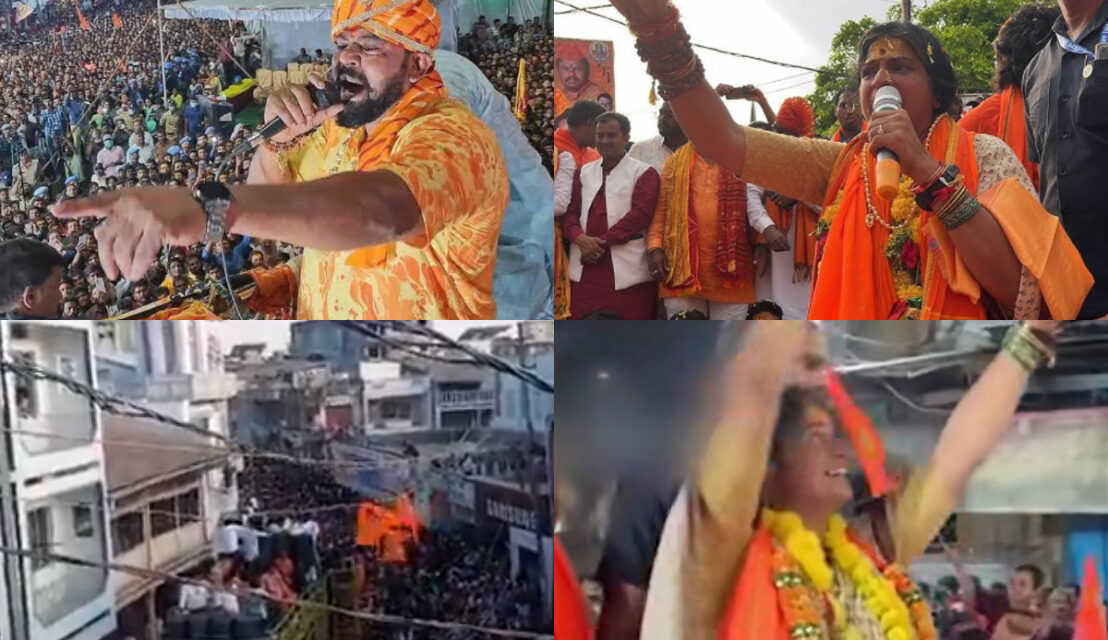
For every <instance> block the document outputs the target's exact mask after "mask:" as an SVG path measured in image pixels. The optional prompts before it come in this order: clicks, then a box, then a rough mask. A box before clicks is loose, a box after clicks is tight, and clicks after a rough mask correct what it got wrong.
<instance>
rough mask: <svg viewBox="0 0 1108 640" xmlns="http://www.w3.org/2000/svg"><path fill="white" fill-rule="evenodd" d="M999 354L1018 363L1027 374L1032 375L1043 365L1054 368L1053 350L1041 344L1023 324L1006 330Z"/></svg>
mask: <svg viewBox="0 0 1108 640" xmlns="http://www.w3.org/2000/svg"><path fill="white" fill-rule="evenodd" d="M1001 352H1002V353H1006V354H1008V357H1010V358H1012V359H1013V360H1015V361H1016V362H1018V363H1019V364H1020V365H1021V366H1022V367H1023V368H1024V369H1026V370H1027V372H1028V373H1033V372H1034V371H1035V370H1036V369H1038V368H1039V367H1040V366H1042V365H1043V364H1044V363H1046V364H1047V366H1048V367H1053V366H1054V361H1055V352H1054V349H1052V348H1051V347H1049V346H1047V345H1046V344H1045V343H1043V341H1042V340H1041V339H1040V338H1039V337H1038V336H1037V335H1035V333H1034V332H1033V331H1032V330H1031V328H1030V327H1028V326H1027V325H1025V324H1021V325H1019V326H1015V327H1012V328H1011V329H1009V330H1008V335H1007V336H1005V338H1004V346H1003V347H1001Z"/></svg>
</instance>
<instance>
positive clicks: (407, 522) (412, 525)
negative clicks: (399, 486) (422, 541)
mask: <svg viewBox="0 0 1108 640" xmlns="http://www.w3.org/2000/svg"><path fill="white" fill-rule="evenodd" d="M396 517H397V519H398V520H399V521H400V523H401V525H403V526H405V527H407V528H408V530H410V531H411V532H412V535H413V536H415V537H416V539H417V540H418V539H419V535H420V533H421V532H422V531H423V522H422V521H421V520H420V519H419V513H417V512H416V510H415V506H414V505H413V504H412V499H411V498H409V497H408V494H407V493H404V494H402V495H401V496H400V498H398V499H397V501H396Z"/></svg>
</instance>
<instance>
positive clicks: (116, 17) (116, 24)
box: [112, 11, 123, 29]
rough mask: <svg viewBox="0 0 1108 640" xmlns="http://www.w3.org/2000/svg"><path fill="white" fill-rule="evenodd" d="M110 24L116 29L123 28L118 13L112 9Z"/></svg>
mask: <svg viewBox="0 0 1108 640" xmlns="http://www.w3.org/2000/svg"><path fill="white" fill-rule="evenodd" d="M112 26H114V27H115V28H116V29H122V28H123V19H122V18H120V17H119V14H118V13H116V12H114V11H113V12H112Z"/></svg>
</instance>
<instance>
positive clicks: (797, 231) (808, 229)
mask: <svg viewBox="0 0 1108 640" xmlns="http://www.w3.org/2000/svg"><path fill="white" fill-rule="evenodd" d="M765 206H766V212H767V213H769V217H770V219H771V220H773V224H774V226H776V227H777V228H778V229H781V230H782V231H785V230H786V229H788V228H789V225H791V224H792V223H793V218H796V226H795V227H793V264H794V265H796V266H798V267H799V266H800V265H807V266H809V267H810V266H812V265H814V264H815V263H816V236H815V235H814V234H815V232H816V223H817V222H819V213H817V212H816V211H814V210H813V209H812V208H811V207H809V206H808V205H806V204H804V203H803V202H800V201H797V203H796V204H795V205H793V208H792V211H786V210H783V209H781V207H779V206H777V203H776V202H774V201H773V200H770V199H768V198H767V199H766V201H765ZM754 238H755V242H756V244H763V243H765V241H766V239H765V236H763V235H762V234H760V233H755V234H754Z"/></svg>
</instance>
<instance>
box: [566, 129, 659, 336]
mask: <svg viewBox="0 0 1108 640" xmlns="http://www.w3.org/2000/svg"><path fill="white" fill-rule="evenodd" d="M630 141H631V123H630V121H628V120H627V118H626V117H625V116H623V115H622V114H618V113H605V114H603V115H600V116H598V117H597V118H596V150H597V151H598V152H599V153H600V156H601V159H600V160H595V161H593V162H590V163H588V164H585V165H584V166H582V167H581V168H580V169H579V170H578V171H577V175H576V177H575V178H574V181H573V182H574V184H573V196H572V197H571V200H570V203H569V208H568V209H567V210H566V214H565V215H564V216H563V217H562V231H563V232H564V233H565V237H566V239H567V240H568V241H569V242H571V243H572V246H571V247H570V252H569V279H570V305H571V307H570V317H571V318H573V319H583V318H585V317H606V318H611V319H614V318H620V319H624V320H651V319H653V318H654V310H655V305H656V303H657V297H658V291H657V284H656V283H655V282H654V280H653V278H651V276H650V270H649V269H648V268H647V264H646V230H647V227H649V226H650V221H651V219H652V218H653V217H654V208H655V206H656V205H657V203H658V192H659V189H660V185H661V178H660V177H659V176H658V172H657V171H655V170H654V169H653V168H652V167H651V166H650V165H648V164H646V163H645V162H641V161H639V160H635V159H634V158H632V157H630V156H628V155H627V147H628V144H629V143H630Z"/></svg>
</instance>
